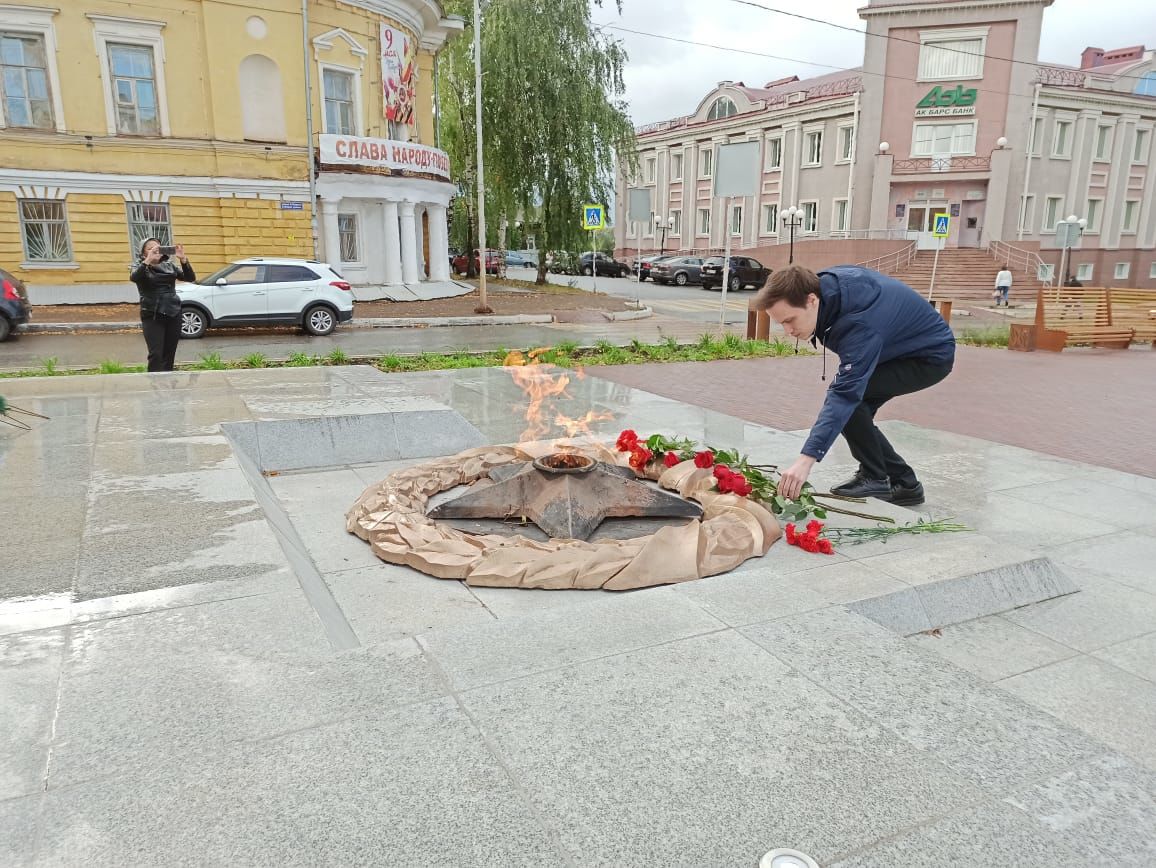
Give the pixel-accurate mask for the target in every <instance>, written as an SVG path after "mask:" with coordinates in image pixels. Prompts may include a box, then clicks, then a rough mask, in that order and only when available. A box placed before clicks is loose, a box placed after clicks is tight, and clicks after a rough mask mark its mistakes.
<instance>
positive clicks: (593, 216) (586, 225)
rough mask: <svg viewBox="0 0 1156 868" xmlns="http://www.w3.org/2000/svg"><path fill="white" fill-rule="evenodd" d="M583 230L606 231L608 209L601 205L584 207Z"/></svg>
mask: <svg viewBox="0 0 1156 868" xmlns="http://www.w3.org/2000/svg"><path fill="white" fill-rule="evenodd" d="M582 228H583V229H591V230H593V229H605V228H606V209H604V208H603V207H602V206H601V205H583V206H582Z"/></svg>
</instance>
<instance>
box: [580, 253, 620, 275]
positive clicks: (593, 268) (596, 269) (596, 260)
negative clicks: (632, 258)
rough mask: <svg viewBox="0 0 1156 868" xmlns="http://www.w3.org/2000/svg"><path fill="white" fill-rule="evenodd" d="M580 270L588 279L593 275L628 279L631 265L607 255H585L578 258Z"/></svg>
mask: <svg viewBox="0 0 1156 868" xmlns="http://www.w3.org/2000/svg"><path fill="white" fill-rule="evenodd" d="M591 257H593V260H592V259H591ZM578 270H579V271H580V272H581V273H582V274H585V275H586V276H587V277H589V276H591V275H593V274H596V275H597V276H598V277H626V275H628V274H630V266H629V265H627V264H626V263H625V262H619V261H618V260H617V259H615V258H614V257H612V256H607V255H606V254H605V253H597V254H592V253H583V254H582V255H581V256H580V257H579V258H578Z"/></svg>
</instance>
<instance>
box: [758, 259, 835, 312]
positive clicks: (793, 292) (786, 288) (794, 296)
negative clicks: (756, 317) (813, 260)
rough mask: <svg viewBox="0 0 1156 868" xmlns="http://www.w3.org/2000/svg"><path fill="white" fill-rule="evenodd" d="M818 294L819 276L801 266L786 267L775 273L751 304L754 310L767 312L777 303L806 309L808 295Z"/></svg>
mask: <svg viewBox="0 0 1156 868" xmlns="http://www.w3.org/2000/svg"><path fill="white" fill-rule="evenodd" d="M812 294H814V295H818V294H819V275H817V274H815V272H813V271H811V269H809V268H804V267H803V266H801V265H788V266H787V267H786V268H784V269H782V270H780V271H776V272H775V273H774V274H772V275H771V279H770V280H768V281H767V285H766V286H764V287H763V288H762V289H760V290H759V291H758V292H757V293H756V294H755V297H754V300H753V301H752V302H751V307H753V308H754V309H755V310H767V309H768V308H769V307H771V306H772V305H773V304H774V303H775V302H777V301H785V302H786V303H787V304H789V305H790V306H791V307H806V306H807V296H808V295H812Z"/></svg>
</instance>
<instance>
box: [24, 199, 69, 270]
mask: <svg viewBox="0 0 1156 868" xmlns="http://www.w3.org/2000/svg"><path fill="white" fill-rule="evenodd" d="M20 235H21V238H22V239H23V241H24V258H25V259H26V260H27V261H28V262H33V263H40V262H44V263H48V262H71V261H72V238H71V236H70V234H69V231H68V213H67V211H65V208H64V202H63V201H62V200H59V199H21V200H20Z"/></svg>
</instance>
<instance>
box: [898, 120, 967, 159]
mask: <svg viewBox="0 0 1156 868" xmlns="http://www.w3.org/2000/svg"><path fill="white" fill-rule="evenodd" d="M973 154H975V121H971V122H969V123H963V124H916V125H915V135H914V136H913V138H912V141H911V156H913V157H950V156H971V155H973Z"/></svg>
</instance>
